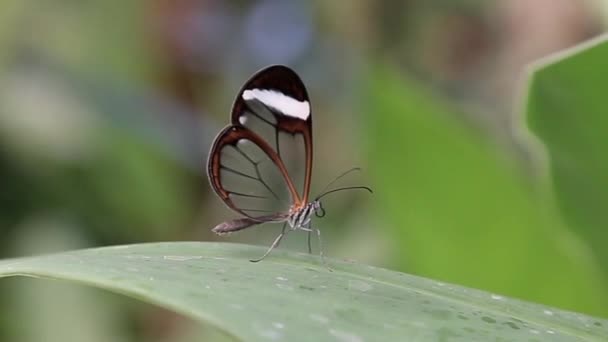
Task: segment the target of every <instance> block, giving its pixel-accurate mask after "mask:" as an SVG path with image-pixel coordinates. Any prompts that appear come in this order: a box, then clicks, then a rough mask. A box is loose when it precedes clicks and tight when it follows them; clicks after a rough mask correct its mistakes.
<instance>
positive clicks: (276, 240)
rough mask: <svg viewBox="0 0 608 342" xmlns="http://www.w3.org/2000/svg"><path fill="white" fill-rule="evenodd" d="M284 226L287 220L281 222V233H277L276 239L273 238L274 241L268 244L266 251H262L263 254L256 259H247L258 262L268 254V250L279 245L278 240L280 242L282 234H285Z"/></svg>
mask: <svg viewBox="0 0 608 342" xmlns="http://www.w3.org/2000/svg"><path fill="white" fill-rule="evenodd" d="M285 227H287V222H285V223H283V228H282V229H281V234H279V236H277V238H276V239H274V242H273V243H272V245H270V248H268V250H267V251H266V253H264V255H262V257H261V258H258V259H249V261H251V262H260V261H262V260H264V258H265V257H266V256H267V255H268V254H270V252H271V251H272V250H273V249H275V247H277V246H278V245H279V242H281V239H283V236H285V234H286V233H285Z"/></svg>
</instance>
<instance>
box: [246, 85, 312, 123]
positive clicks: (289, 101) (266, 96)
mask: <svg viewBox="0 0 608 342" xmlns="http://www.w3.org/2000/svg"><path fill="white" fill-rule="evenodd" d="M242 97H243V100H245V101H251V100H258V101H260V102H262V103H263V104H265V105H266V106H268V107H272V108H274V109H276V110H278V111H280V112H281V113H283V114H285V115H288V116H291V117H294V118H298V119H302V120H306V119H308V116H309V115H310V105H309V104H308V101H298V100H296V99H294V98H293V97H290V96H287V95H285V94H283V93H281V92H279V91H276V90H269V89H251V90H245V91H244V92H243V95H242Z"/></svg>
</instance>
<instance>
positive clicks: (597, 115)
mask: <svg viewBox="0 0 608 342" xmlns="http://www.w3.org/2000/svg"><path fill="white" fill-rule="evenodd" d="M606 61H608V37H607V36H604V37H602V38H600V39H597V40H594V41H592V42H590V43H588V44H583V45H582V46H580V47H576V48H574V49H572V50H569V51H566V52H565V53H561V54H558V55H556V56H554V57H551V58H549V59H548V60H546V61H541V62H540V63H538V64H537V67H536V68H535V69H534V71H533V73H532V78H531V83H530V89H529V95H528V101H527V106H526V110H527V112H528V124H529V127H530V129H531V131H532V132H533V133H534V134H536V135H537V136H538V137H539V138H540V139H541V140H542V143H544V146H545V147H546V151H547V152H548V162H549V167H550V173H551V177H552V178H551V180H552V183H553V186H554V189H555V195H556V197H557V200H558V203H559V207H560V209H561V211H562V212H563V213H564V216H565V218H566V219H567V221H568V223H569V226H570V228H571V230H572V231H573V232H575V233H576V234H577V235H578V236H580V237H582V238H583V239H584V240H585V243H586V244H587V245H588V246H590V247H591V252H592V253H590V254H592V257H593V260H594V262H598V263H599V264H600V267H601V268H602V271H603V276H604V277H605V279H608V248H607V247H608V95H607V90H608V77H607V76H608V63H606Z"/></svg>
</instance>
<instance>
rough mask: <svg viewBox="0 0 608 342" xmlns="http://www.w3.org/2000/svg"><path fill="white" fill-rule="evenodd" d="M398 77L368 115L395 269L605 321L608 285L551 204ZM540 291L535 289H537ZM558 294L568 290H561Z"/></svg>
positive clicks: (380, 89) (371, 95) (374, 92)
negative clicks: (567, 240) (547, 305)
mask: <svg viewBox="0 0 608 342" xmlns="http://www.w3.org/2000/svg"><path fill="white" fill-rule="evenodd" d="M394 75H395V73H394V72H391V70H390V69H383V68H377V69H374V71H373V72H372V73H371V74H370V78H369V81H368V82H366V84H369V87H366V88H364V89H363V93H364V94H367V95H368V97H367V102H366V106H365V108H366V110H367V111H369V112H370V113H374V115H373V116H372V115H370V116H369V120H368V121H367V124H368V126H369V128H370V137H369V145H370V147H369V150H370V159H371V161H372V163H373V165H374V170H373V171H374V173H375V176H376V178H375V182H374V184H376V186H377V188H378V191H377V201H378V207H379V208H381V209H380V211H381V212H385V215H383V216H384V217H385V218H386V223H388V226H389V227H392V229H393V237H394V240H393V243H394V246H393V254H394V255H395V258H394V259H393V260H394V262H393V263H394V265H395V266H396V267H398V268H399V269H409V270H412V271H413V272H415V273H417V274H422V275H425V276H428V277H432V278H436V279H443V280H446V281H450V282H454V283H459V284H467V285H469V286H474V287H477V288H484V289H490V290H492V291H495V292H498V293H505V294H509V295H512V296H515V297H520V298H526V299H528V300H533V301H536V302H542V303H551V304H553V305H556V306H560V307H566V308H570V309H572V310H578V311H583V312H591V313H595V314H600V315H606V314H608V311H607V309H606V308H608V293H607V292H606V288H607V286H608V284H607V283H606V282H605V279H604V278H603V277H602V276H601V275H600V274H599V270H598V269H597V267H596V265H595V263H593V262H590V260H589V259H588V258H585V257H584V253H582V252H581V251H580V250H579V249H583V250H584V246H579V245H578V244H576V243H575V241H576V240H574V241H571V242H570V241H569V242H564V239H572V237H569V236H568V235H569V232H568V230H567V228H566V227H565V225H564V224H563V223H562V222H561V221H560V219H559V217H558V215H557V214H556V213H555V211H554V210H553V209H552V207H551V206H550V203H551V200H550V199H549V198H548V197H547V196H545V195H544V194H543V192H541V191H534V189H533V188H531V184H530V182H529V180H526V179H525V178H524V177H523V176H522V174H521V170H518V169H517V168H516V166H515V165H512V164H510V163H508V161H507V160H505V158H504V155H503V153H501V151H500V150H499V149H497V148H496V147H495V146H492V144H491V143H490V142H489V141H488V140H487V139H484V138H483V137H482V136H480V135H479V134H476V133H474V132H472V131H471V129H470V128H468V127H464V126H463V125H462V123H460V122H457V121H455V120H454V119H453V117H452V116H450V115H449V112H450V110H449V109H448V107H446V106H442V105H441V104H440V103H439V102H437V100H436V99H433V98H432V97H430V96H429V95H428V94H426V93H425V92H424V91H423V90H420V89H417V88H416V87H414V86H411V85H408V84H407V82H405V81H404V80H399V79H398V78H397V77H395V76H394ZM532 283H533V284H534V286H529V285H530V284H532ZM556 284H559V286H556Z"/></svg>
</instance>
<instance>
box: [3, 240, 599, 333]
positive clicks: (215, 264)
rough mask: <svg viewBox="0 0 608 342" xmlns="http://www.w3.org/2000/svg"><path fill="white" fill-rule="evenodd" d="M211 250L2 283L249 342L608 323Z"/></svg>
mask: <svg viewBox="0 0 608 342" xmlns="http://www.w3.org/2000/svg"><path fill="white" fill-rule="evenodd" d="M262 252H263V249H262V248H259V247H251V246H243V245H230V244H217V243H158V244H142V245H126V246H118V247H107V248H99V249H90V250H79V251H73V252H66V253H62V254H55V255H48V256H40V257H33V258H22V259H13V260H6V261H4V262H2V263H0V275H1V276H10V275H26V276H34V277H46V278H55V279H67V280H72V281H76V282H79V283H85V284H89V285H93V286H97V287H101V288H105V289H109V290H112V291H116V292H120V293H124V294H126V295H129V296H132V297H137V298H140V299H143V300H145V301H149V302H152V303H156V304H158V305H161V306H164V307H167V308H170V309H172V310H175V311H177V312H179V313H182V314H185V315H187V316H190V317H193V318H195V319H199V320H201V321H205V322H207V323H209V324H211V325H214V326H217V327H219V328H220V329H222V330H223V331H225V332H226V334H228V336H233V337H235V338H239V339H244V340H249V341H256V340H259V341H268V340H288V341H295V340H307V341H330V340H332V341H336V340H337V341H351V342H352V341H371V340H388V341H396V340H402V339H404V338H406V339H416V340H421V341H426V340H442V339H450V340H452V341H456V340H462V341H471V340H488V339H493V340H494V339H497V340H524V339H527V340H537V341H541V340H546V341H574V340H579V339H583V338H584V339H587V340H597V341H600V340H602V339H604V338H606V337H608V329H607V328H608V321H606V320H602V319H595V318H592V317H588V316H584V315H580V314H575V313H569V312H564V311H560V310H556V309H553V308H549V307H544V306H540V305H536V304H530V303H525V302H521V301H517V300H511V299H507V298H504V297H502V296H500V295H496V294H490V293H485V292H481V291H477V290H471V289H466V288H462V287H458V286H453V285H449V284H445V283H440V282H435V281H431V280H427V279H423V278H418V277H414V276H409V275H406V274H403V273H396V272H391V271H388V270H384V269H380V268H375V267H371V266H365V265H360V264H355V263H349V262H343V261H337V260H330V265H331V267H332V268H333V271H329V270H328V269H327V268H325V267H324V266H323V265H321V264H320V263H319V259H318V258H317V257H316V256H310V255H307V254H299V253H286V252H283V251H276V253H275V254H273V255H272V256H271V257H269V258H268V259H266V260H265V261H264V262H262V263H259V264H255V265H254V264H251V263H249V262H248V261H247V259H248V258H251V257H255V256H257V255H259V254H260V253H262Z"/></svg>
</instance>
